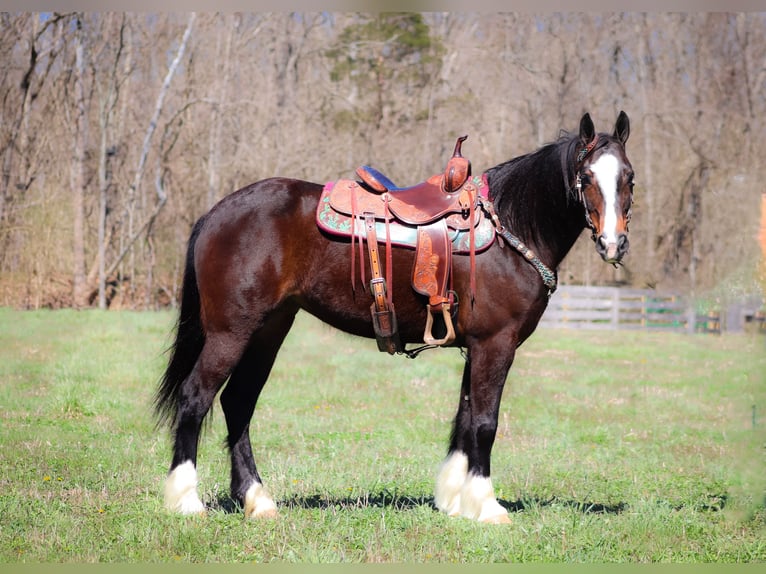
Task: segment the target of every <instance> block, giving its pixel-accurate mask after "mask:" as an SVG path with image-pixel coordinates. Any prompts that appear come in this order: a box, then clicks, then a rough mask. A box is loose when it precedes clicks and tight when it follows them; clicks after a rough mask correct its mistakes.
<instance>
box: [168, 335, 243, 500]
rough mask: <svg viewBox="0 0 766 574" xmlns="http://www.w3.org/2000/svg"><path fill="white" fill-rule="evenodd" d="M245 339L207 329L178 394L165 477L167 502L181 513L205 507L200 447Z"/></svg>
mask: <svg viewBox="0 0 766 574" xmlns="http://www.w3.org/2000/svg"><path fill="white" fill-rule="evenodd" d="M246 342H247V341H246V339H242V338H240V337H238V336H237V335H235V334H233V333H230V332H223V333H208V334H207V337H206V340H205V345H204V347H203V348H202V352H201V353H200V356H199V358H198V359H197V362H196V363H195V365H194V368H193V369H192V372H191V373H190V374H189V376H188V377H187V378H186V379H185V380H184V382H183V383H182V385H181V388H180V391H179V394H178V400H177V402H178V416H177V424H176V427H175V440H174V444H173V461H172V462H171V465H170V473H169V474H168V477H167V479H166V481H165V506H166V507H167V508H168V509H169V510H172V511H175V512H180V513H181V514H195V513H202V512H204V511H205V506H204V505H203V504H202V501H201V500H200V498H199V495H198V494H197V468H196V465H197V448H198V445H199V436H200V430H201V427H202V421H203V419H204V418H205V415H206V414H207V413H208V411H209V410H210V407H211V405H212V404H213V400H214V399H215V395H216V393H218V391H219V390H220V388H221V386H222V385H223V383H224V382H225V381H226V378H227V377H228V376H229V374H230V373H231V371H232V369H233V368H234V365H236V363H237V361H239V358H240V356H241V354H242V350H243V349H244V347H245V344H246Z"/></svg>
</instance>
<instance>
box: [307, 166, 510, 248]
mask: <svg viewBox="0 0 766 574" xmlns="http://www.w3.org/2000/svg"><path fill="white" fill-rule="evenodd" d="M471 186H473V189H471ZM466 188H467V189H468V191H470V192H476V191H478V197H479V198H482V197H483V198H486V197H487V193H488V186H487V181H486V179H485V178H484V177H483V176H478V175H477V176H473V177H472V178H471V179H470V180H469V181H468V182H466V184H465V185H464V186H463V188H462V189H463V190H466ZM442 195H443V196H444V198H443V199H441V201H440V202H439V203H434V202H431V203H429V204H428V205H427V206H419V205H418V204H414V205H413V204H412V203H409V202H408V198H398V197H397V192H396V191H393V192H391V193H389V194H388V196H387V197H386V195H385V194H380V193H374V192H372V193H371V192H369V191H367V189H365V187H364V186H363V185H362V184H360V183H359V182H357V181H353V180H346V179H341V180H339V181H337V182H330V183H327V184H326V185H325V187H324V190H323V191H322V195H321V196H320V198H319V205H318V207H317V216H316V220H317V225H318V226H319V228H320V229H322V230H324V231H326V232H327V233H329V234H331V235H336V236H340V237H350V236H351V235H352V234H354V235H355V237H356V238H358V239H360V240H362V239H366V228H365V223H364V217H363V215H364V214H365V213H371V214H373V215H374V218H375V226H376V232H377V236H378V238H379V239H380V240H381V241H385V238H386V235H387V231H386V228H388V234H389V237H390V241H391V243H392V244H393V245H397V246H399V247H410V248H413V249H414V248H416V247H417V244H418V227H420V226H423V225H428V224H430V223H433V222H435V221H437V220H440V219H444V220H445V221H446V224H447V235H448V238H449V240H450V242H451V243H452V252H453V253H457V254H461V255H466V254H468V253H470V249H471V245H470V226H471V220H470V218H469V216H468V211H467V210H465V211H463V210H458V209H456V208H455V206H456V205H458V200H459V198H458V197H457V196H456V194H442ZM386 200H388V210H387V209H386ZM354 203H355V205H354ZM387 211H388V213H387ZM473 211H474V218H473V219H474V250H475V252H476V253H480V252H482V251H484V250H486V249H488V248H489V247H490V246H491V245H492V243H493V242H494V240H495V228H494V225H493V224H492V221H491V220H490V219H489V218H487V217H485V214H484V211H483V210H482V209H474V210H473ZM386 219H388V225H386Z"/></svg>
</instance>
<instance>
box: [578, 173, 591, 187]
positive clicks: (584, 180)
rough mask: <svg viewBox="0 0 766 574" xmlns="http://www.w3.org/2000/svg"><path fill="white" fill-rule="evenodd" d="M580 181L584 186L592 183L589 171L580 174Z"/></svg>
mask: <svg viewBox="0 0 766 574" xmlns="http://www.w3.org/2000/svg"><path fill="white" fill-rule="evenodd" d="M580 181H581V182H582V184H583V186H585V185H590V183H591V182H590V176H589V175H588V174H587V173H583V174H582V175H580Z"/></svg>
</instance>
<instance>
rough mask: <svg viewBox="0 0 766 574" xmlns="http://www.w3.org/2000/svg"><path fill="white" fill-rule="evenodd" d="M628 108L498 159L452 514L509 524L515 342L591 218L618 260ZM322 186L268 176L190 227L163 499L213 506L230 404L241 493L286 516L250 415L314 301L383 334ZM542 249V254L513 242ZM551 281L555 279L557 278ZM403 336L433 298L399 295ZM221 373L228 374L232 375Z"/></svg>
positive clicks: (415, 329)
mask: <svg viewBox="0 0 766 574" xmlns="http://www.w3.org/2000/svg"><path fill="white" fill-rule="evenodd" d="M629 133H630V125H629V120H628V116H627V115H626V114H625V113H624V112H620V114H619V116H618V118H617V121H616V123H615V126H614V130H613V132H612V133H611V134H608V133H597V132H596V131H595V129H594V125H593V121H592V120H591V118H590V115H589V114H587V113H586V114H585V115H583V116H582V118H581V120H580V125H579V132H578V133H576V134H568V133H564V134H563V135H561V136H560V137H559V139H558V140H557V141H555V142H552V143H549V144H546V145H544V146H542V147H540V148H539V149H538V150H536V151H534V152H532V153H529V154H526V155H522V156H520V157H517V158H515V159H512V160H510V161H507V162H505V163H502V164H500V165H497V166H495V167H493V168H491V169H489V170H488V171H487V172H486V173H485V176H486V180H487V181H488V185H489V198H488V201H487V202H488V203H492V204H493V205H494V210H495V212H496V214H497V216H498V219H499V225H498V229H497V233H498V235H500V236H501V237H502V238H503V239H502V240H500V239H498V240H497V241H496V242H495V243H494V244H493V245H492V246H491V247H490V248H489V249H487V250H486V251H484V252H482V253H480V254H477V255H476V261H475V267H476V269H475V273H476V285H475V299H474V300H473V303H472V304H468V303H463V304H461V305H460V306H459V309H458V312H457V317H456V322H455V325H456V329H455V330H456V339H455V341H454V343H453V344H452V346H455V347H459V348H461V349H463V350H464V356H465V358H466V360H465V366H464V370H463V375H462V383H461V385H460V396H459V401H458V407H457V414H456V415H455V419H454V423H453V425H452V432H451V437H450V441H449V448H448V451H447V456H446V458H445V460H444V462H443V464H442V466H441V469H440V470H439V471H438V473H437V476H436V487H435V495H434V502H435V505H436V507H437V508H438V509H440V510H441V511H444V512H446V513H447V514H449V515H460V516H464V517H467V518H470V519H475V520H478V521H481V522H489V523H503V522H510V519H509V517H508V512H507V511H506V509H505V508H504V507H503V506H502V505H501V504H500V503H499V502H498V501H497V499H496V497H495V494H494V490H493V486H492V481H491V479H490V454H491V451H492V445H493V443H494V440H495V433H496V430H497V424H498V412H499V408H500V399H501V395H502V392H503V386H504V384H505V380H506V377H507V375H508V372H509V370H510V368H511V365H512V363H513V360H514V356H515V353H516V349H517V348H518V347H519V345H521V344H522V343H523V342H524V341H525V340H526V339H527V338H528V337H529V336H530V335H531V334H532V332H533V331H534V330H535V328H536V326H537V324H538V322H539V320H540V317H541V316H542V314H543V312H544V311H545V308H546V306H547V303H548V299H549V297H550V294H551V291H552V289H555V271H553V272H552V275H553V282H554V283H553V285H552V286H551V284H550V281H548V282H547V283H548V285H546V281H544V277H543V275H541V272H540V269H548V270H555V269H557V267H558V265H559V264H560V263H561V261H562V260H563V259H564V257H565V256H566V255H567V252H569V250H570V249H571V248H572V246H573V245H574V243H575V241H576V240H577V238H578V237H579V236H580V235H581V232H582V231H583V230H584V229H585V228H586V227H589V228H590V230H591V232H592V238H593V240H594V241H595V248H596V250H597V252H598V253H599V254H600V255H601V257H602V259H603V260H604V261H606V262H608V263H612V264H618V263H620V261H621V260H622V258H623V256H624V255H625V253H626V252H627V251H628V237H627V232H628V222H629V220H630V214H631V204H632V196H633V169H632V167H631V164H630V162H629V161H628V158H627V156H626V153H625V143H626V141H627V139H628V135H629ZM322 190H323V186H322V185H321V184H318V183H311V182H307V181H301V180H296V179H287V178H277V177H275V178H270V179H265V180H262V181H258V182H256V183H253V184H251V185H248V186H246V187H244V188H242V189H240V190H238V191H235V192H233V193H232V194H230V195H228V196H226V197H224V198H223V199H222V200H221V201H220V202H219V203H218V204H216V205H215V206H214V207H213V208H212V209H211V210H210V211H209V212H208V213H206V214H205V215H203V216H202V217H201V218H200V219H199V220H198V221H197V222H196V224H195V225H194V227H193V229H192V232H191V236H190V239H189V242H188V250H187V255H186V264H185V270H184V277H183V285H182V295H181V304H180V312H179V317H178V323H177V326H176V333H175V341H174V343H173V344H172V346H171V348H170V359H169V363H168V366H167V369H166V371H165V373H164V375H163V377H162V379H161V380H160V383H159V386H158V389H157V391H156V396H155V408H156V411H157V416H158V421H159V423H166V424H168V425H169V426H170V427H171V429H172V431H173V439H174V441H173V457H172V462H171V465H170V470H169V473H168V476H167V478H166V482H165V489H164V495H165V506H166V507H167V508H168V509H169V510H171V511H173V512H178V513H181V514H192V513H204V511H205V506H204V504H203V503H202V501H201V500H200V497H199V495H198V493H197V470H196V461H197V448H198V443H199V437H200V431H201V426H202V422H203V419H204V418H205V416H206V414H207V413H208V411H209V410H210V408H211V406H212V403H213V401H214V399H215V397H216V395H217V394H218V392H219V391H220V390H221V389H222V388H223V391H222V393H221V395H220V402H221V406H222V408H223V413H224V417H225V421H226V427H227V433H228V436H227V443H228V448H229V451H230V456H231V485H230V486H231V497H232V499H233V500H234V501H235V502H237V503H238V504H240V505H241V506H242V507H243V508H244V515H245V517H246V518H251V517H269V516H274V515H276V512H277V505H276V503H275V501H274V500H273V498H272V497H271V495H270V494H269V493H268V491H267V490H266V489H265V487H264V486H263V482H262V480H261V477H260V475H259V474H258V471H257V469H256V465H255V461H254V459H253V452H252V448H251V443H250V435H249V427H250V419H251V417H252V416H253V413H254V410H255V405H256V402H257V400H258V396H259V394H260V393H261V391H262V389H263V387H264V384H265V383H266V380H267V379H268V377H269V373H270V372H271V369H272V366H273V364H274V361H275V359H276V357H277V353H278V351H279V349H280V346H281V345H282V342H283V341H284V339H285V337H286V336H287V334H288V331H289V330H290V327H291V326H292V324H293V320H294V318H295V316H296V313H297V312H298V311H299V310H300V309H304V310H305V311H307V312H308V313H310V314H312V315H314V316H315V317H317V318H319V319H320V320H322V321H324V322H326V323H328V324H330V325H332V326H334V327H336V328H338V329H340V330H342V331H345V332H347V333H351V334H353V335H359V336H362V337H368V338H372V337H373V336H374V333H373V325H372V320H371V317H370V301H371V297H370V294H369V293H368V292H364V291H354V290H352V289H351V287H350V285H349V280H348V277H349V273H350V269H351V267H350V265H351V264H350V261H349V242H348V241H343V240H339V239H338V238H334V237H331V236H329V235H327V234H325V233H323V232H322V231H321V230H320V229H319V228H318V226H317V224H316V220H315V212H316V211H317V205H318V200H319V197H320V194H321V193H322ZM514 239H518V240H520V241H522V242H523V243H525V244H526V246H527V249H528V250H529V249H531V250H532V251H533V252H534V260H535V261H536V263H537V265H531V264H530V259H531V257H525V256H524V255H522V253H520V251H519V250H518V249H514V248H513V246H512V245H511V243H512V241H513V240H514ZM413 258H414V255H413V252H412V250H408V249H404V248H396V249H395V250H394V257H393V258H392V259H393V261H392V264H393V265H392V267H393V277H394V279H395V281H397V283H398V284H399V285H402V284H403V282H406V281H407V279H408V278H409V274H410V272H411V270H412V268H413ZM469 273H470V269H469V262H468V258H467V257H461V256H456V257H454V261H453V285H452V288H453V289H454V291H455V292H456V293H457V295H458V296H459V297H460V298H461V300H463V301H467V300H468V292H469ZM549 279H550V277H549ZM393 299H394V302H395V306H396V309H397V310H398V315H399V317H400V320H399V331H400V336H401V339H402V342H404V343H405V344H407V343H420V342H422V338H421V337H422V327H423V324H424V322H425V320H426V310H425V305H424V304H423V296H422V295H418V294H417V293H415V291H414V290H412V289H407V288H400V289H399V290H398V291H396V293H394V294H393ZM224 385H225V387H224Z"/></svg>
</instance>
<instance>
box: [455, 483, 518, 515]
mask: <svg viewBox="0 0 766 574" xmlns="http://www.w3.org/2000/svg"><path fill="white" fill-rule="evenodd" d="M460 514H461V515H462V516H465V517H466V518H471V519H473V520H478V521H479V522H506V521H507V518H508V511H506V510H505V508H503V507H502V506H501V505H500V503H499V502H498V501H497V499H496V498H495V489H494V488H492V479H491V478H489V477H488V476H486V477H485V476H476V475H473V474H469V475H468V478H466V481H465V484H464V485H463V489H462V490H461V492H460Z"/></svg>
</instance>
